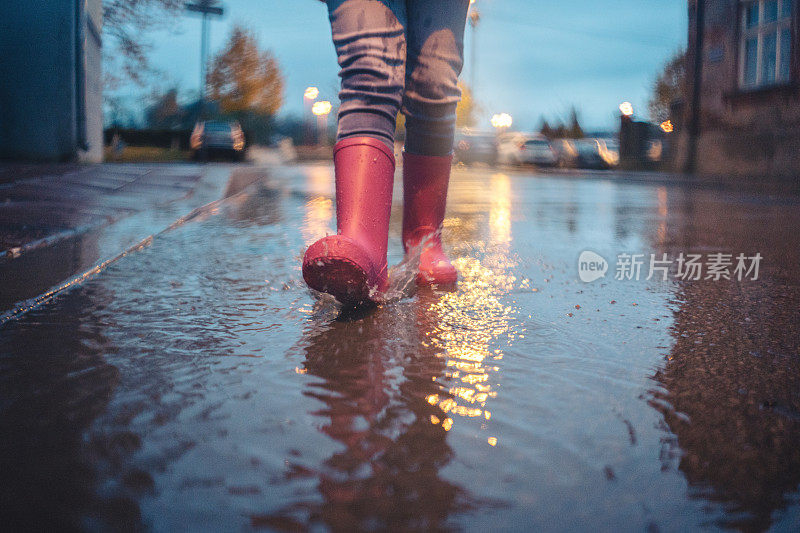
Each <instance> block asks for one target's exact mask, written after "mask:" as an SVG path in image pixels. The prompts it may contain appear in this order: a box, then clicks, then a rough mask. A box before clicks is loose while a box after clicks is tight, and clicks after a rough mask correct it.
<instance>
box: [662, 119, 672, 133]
mask: <svg viewBox="0 0 800 533" xmlns="http://www.w3.org/2000/svg"><path fill="white" fill-rule="evenodd" d="M661 129H662V131H663V132H664V133H672V131H673V130H674V129H675V127H674V126H673V125H672V121H671V120H665V121H664V122H662V123H661Z"/></svg>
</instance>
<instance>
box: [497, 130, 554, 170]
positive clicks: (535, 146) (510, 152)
mask: <svg viewBox="0 0 800 533" xmlns="http://www.w3.org/2000/svg"><path fill="white" fill-rule="evenodd" d="M497 162H498V163H500V164H501V165H536V166H541V167H551V166H553V165H555V164H556V154H555V152H554V151H553V148H552V147H551V146H550V142H549V141H548V140H547V138H546V137H545V136H544V135H538V134H529V133H519V132H512V133H504V134H502V135H500V137H499V140H498V144H497Z"/></svg>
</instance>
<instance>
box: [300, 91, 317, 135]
mask: <svg viewBox="0 0 800 533" xmlns="http://www.w3.org/2000/svg"><path fill="white" fill-rule="evenodd" d="M318 97H319V89H317V88H316V87H313V86H312V87H306V90H305V91H303V129H304V130H305V133H304V137H305V143H306V144H311V129H312V128H311V121H312V119H311V105H312V104H313V103H314V100H316V99H317V98H318Z"/></svg>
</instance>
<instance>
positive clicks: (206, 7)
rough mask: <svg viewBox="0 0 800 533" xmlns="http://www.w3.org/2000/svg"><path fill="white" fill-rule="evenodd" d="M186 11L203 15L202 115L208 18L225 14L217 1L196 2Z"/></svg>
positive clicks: (206, 59) (202, 0)
mask: <svg viewBox="0 0 800 533" xmlns="http://www.w3.org/2000/svg"><path fill="white" fill-rule="evenodd" d="M185 7H186V10H187V11H193V12H195V13H200V14H202V15H203V26H202V30H201V34H200V114H201V115H202V114H203V111H204V109H205V104H206V69H207V66H208V17H209V15H214V16H216V17H221V16H222V14H223V13H224V12H225V11H224V9H223V8H222V6H220V5H218V4H217V0H197V1H196V2H194V3H188V2H187V3H186V4H185Z"/></svg>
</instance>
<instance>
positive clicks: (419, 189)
mask: <svg viewBox="0 0 800 533" xmlns="http://www.w3.org/2000/svg"><path fill="white" fill-rule="evenodd" d="M452 161H453V156H441V157H440V156H428V155H414V154H409V153H403V248H404V250H405V251H406V253H408V252H409V250H411V249H412V248H416V247H418V246H420V245H422V250H421V252H420V258H419V274H417V283H418V284H422V285H431V284H436V285H454V284H455V283H456V282H457V281H458V274H457V272H456V269H455V268H454V267H453V265H452V264H450V260H449V259H448V258H447V256H446V255H445V254H444V252H443V251H442V238H441V237H442V222H443V221H444V210H445V206H446V205H447V185H448V183H449V182H450V165H451V164H452Z"/></svg>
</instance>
